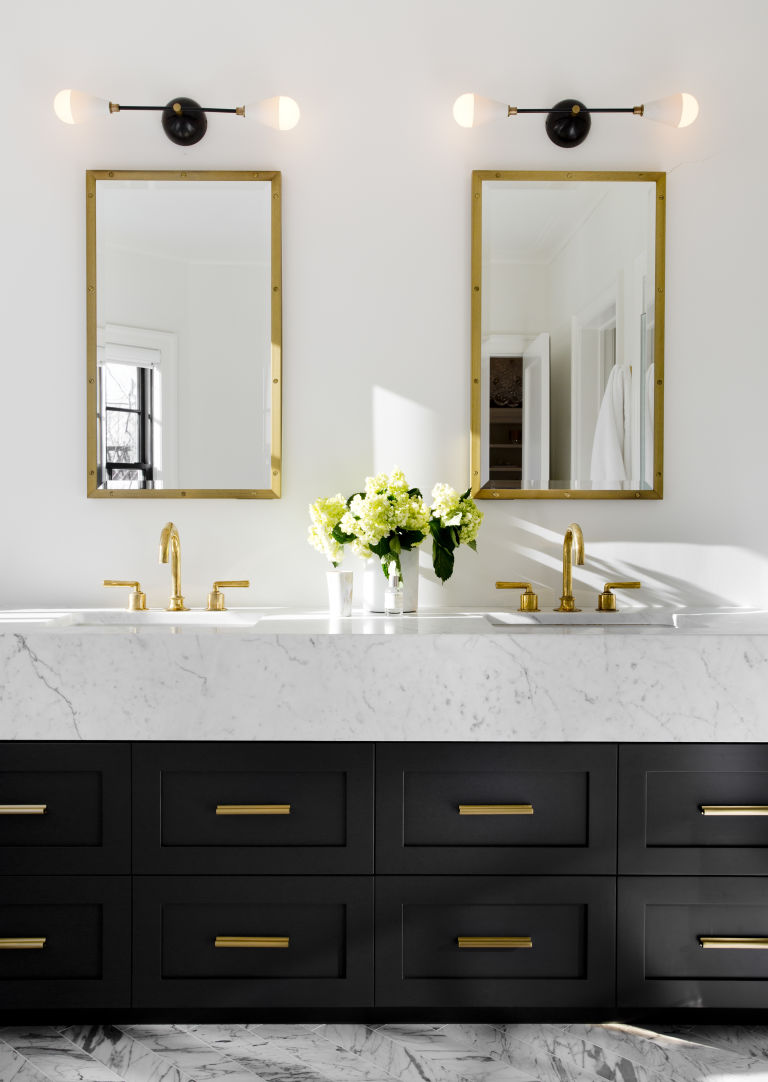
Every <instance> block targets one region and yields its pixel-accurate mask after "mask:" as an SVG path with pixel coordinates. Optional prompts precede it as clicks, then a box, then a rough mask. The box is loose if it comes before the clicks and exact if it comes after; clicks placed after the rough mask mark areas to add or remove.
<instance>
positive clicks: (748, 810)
mask: <svg viewBox="0 0 768 1082" xmlns="http://www.w3.org/2000/svg"><path fill="white" fill-rule="evenodd" d="M699 811H700V812H701V814H702V815H768V804H699Z"/></svg>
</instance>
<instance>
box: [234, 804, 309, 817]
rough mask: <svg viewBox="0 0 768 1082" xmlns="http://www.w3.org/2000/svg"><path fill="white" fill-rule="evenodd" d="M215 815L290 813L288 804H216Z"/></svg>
mask: <svg viewBox="0 0 768 1082" xmlns="http://www.w3.org/2000/svg"><path fill="white" fill-rule="evenodd" d="M216 814H217V815H290V814H291V805H290V804H217V805H216Z"/></svg>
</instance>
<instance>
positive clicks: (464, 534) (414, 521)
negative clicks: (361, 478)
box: [308, 469, 483, 582]
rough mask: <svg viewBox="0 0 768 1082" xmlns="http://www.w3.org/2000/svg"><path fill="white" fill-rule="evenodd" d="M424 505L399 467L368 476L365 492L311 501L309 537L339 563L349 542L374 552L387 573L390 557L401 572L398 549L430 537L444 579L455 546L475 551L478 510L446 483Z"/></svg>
mask: <svg viewBox="0 0 768 1082" xmlns="http://www.w3.org/2000/svg"><path fill="white" fill-rule="evenodd" d="M432 501H433V502H432V505H431V507H428V506H427V504H426V503H425V502H424V497H423V496H422V494H421V492H420V491H419V489H418V488H409V487H408V482H407V481H406V479H405V475H404V474H403V472H402V470H398V469H395V470H393V471H392V473H391V474H386V473H377V474H376V475H375V477H366V479H365V489H364V491H363V492H356V493H354V495H352V496H350V497H349V499H348V500H344V498H343V497H342V496H341V494H340V493H337V494H336V495H335V496H330V497H328V498H321V499H319V500H315V502H314V503H313V504H310V507H309V516H310V527H309V537H308V541H309V543H310V544H311V545H312V546H313V547H314V548H316V549H317V550H318V552H322V553H323V554H324V555H325V556H326V557H327V558H328V559H329V560H330V561H331V563H332V564H333V566H334V567H337V566H338V564H339V563H340V562H341V559H342V557H343V555H344V546H345V545H350V546H351V548H352V551H353V552H354V553H355V555H356V556H362V558H363V559H365V560H367V559H370V557H371V556H378V558H379V560H380V561H381V568H382V571H383V572H384V575H385V577H387V578H388V577H389V570H390V566H391V565H392V564H393V563H394V564H395V566H396V567H397V569H398V571H399V572H400V573H401V574H402V569H401V567H400V553H401V552H402V551H409V550H410V549H414V548H417V547H418V546H419V545H420V544H421V543H422V542H423V541H424V540H425V538H426V537H427V535H428V534H429V535H431V537H432V566H433V567H434V569H435V574H436V575H437V577H438V578H439V579H440V580H441V582H445V581H446V579H449V578H450V577H451V575H452V574H453V565H454V559H455V557H454V551H455V550H456V549H457V548H458V546H459V545H468V546H469V547H470V548H471V549H473V550H475V551H477V542H476V538H477V531H478V530H479V528H480V523H481V522H482V520H483V515H482V512H480V511H479V510H478V509H477V506H476V505H475V502H474V500H472V499H471V498H470V495H469V490H467V491H466V492H464V493H463V494H462V495H461V496H460V495H459V494H458V492H456V490H455V489H453V488H451V487H450V486H449V485H444V484H437V485H435V487H434V489H433V490H432Z"/></svg>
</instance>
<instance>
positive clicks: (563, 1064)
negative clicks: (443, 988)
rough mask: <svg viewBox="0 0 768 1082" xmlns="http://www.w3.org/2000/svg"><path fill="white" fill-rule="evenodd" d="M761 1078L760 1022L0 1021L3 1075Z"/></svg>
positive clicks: (310, 1081)
mask: <svg viewBox="0 0 768 1082" xmlns="http://www.w3.org/2000/svg"><path fill="white" fill-rule="evenodd" d="M742 1078H746V1079H749V1080H750V1082H768V1026H765V1027H758V1026H753V1027H749V1026H732V1027H727V1028H720V1027H714V1026H710V1027H707V1026H703V1027H698V1028H693V1027H680V1028H677V1029H675V1030H670V1029H668V1028H665V1029H664V1031H663V1032H655V1031H652V1030H644V1029H636V1028H634V1027H631V1026H624V1025H617V1024H611V1025H445V1026H438V1025H391V1026H363V1025H315V1026H301V1025H290V1026H277V1025H189V1026H181V1025H176V1026H111V1025H110V1026H69V1027H58V1026H34V1027H4V1028H0V1082H217V1080H221V1082H392V1080H393V1079H403V1080H406V1082H479V1080H484V1079H488V1082H738V1080H740V1079H742Z"/></svg>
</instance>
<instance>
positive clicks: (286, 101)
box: [245, 95, 301, 131]
mask: <svg viewBox="0 0 768 1082" xmlns="http://www.w3.org/2000/svg"><path fill="white" fill-rule="evenodd" d="M245 115H246V116H254V117H255V118H256V119H257V120H258V122H259V123H260V124H266V126H267V127H268V128H275V129H276V130H277V131H290V130H291V128H295V127H296V125H297V124H298V123H299V118H300V116H301V110H300V109H299V106H298V103H297V102H295V101H294V100H293V98H286V97H284V96H282V95H279V96H278V97H275V98H267V99H266V100H265V101H257V102H255V103H254V104H253V105H246V107H245Z"/></svg>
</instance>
